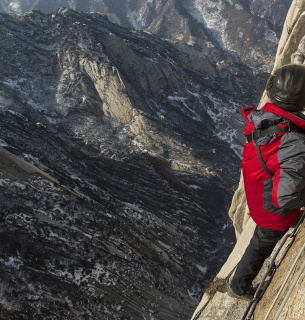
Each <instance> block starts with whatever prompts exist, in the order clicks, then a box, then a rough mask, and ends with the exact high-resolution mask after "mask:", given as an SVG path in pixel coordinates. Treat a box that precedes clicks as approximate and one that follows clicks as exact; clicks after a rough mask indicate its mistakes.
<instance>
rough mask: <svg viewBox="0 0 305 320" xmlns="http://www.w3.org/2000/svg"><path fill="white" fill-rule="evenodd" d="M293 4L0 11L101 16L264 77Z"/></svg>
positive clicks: (100, 2) (114, 2) (36, 1)
mask: <svg viewBox="0 0 305 320" xmlns="http://www.w3.org/2000/svg"><path fill="white" fill-rule="evenodd" d="M291 2H292V0H272V1H270V0H254V1H246V0H230V1H227V0H217V1H215V0H209V1H207V0H205V1H202V0H149V1H147V0H132V1H131V0H88V1H76V0H54V1H48V0H27V1H24V0H14V1H6V0H1V1H0V11H2V12H12V13H22V12H27V11H31V10H33V9H38V10H41V11H42V12H45V13H49V12H51V11H53V10H56V9H57V8H58V7H67V8H71V9H74V10H78V11H82V12H100V13H104V14H107V16H108V17H109V19H110V20H111V21H113V22H115V23H118V24H120V25H123V26H126V27H129V28H132V29H137V30H146V31H150V32H152V33H154V34H156V35H158V36H159V37H161V38H166V39H170V40H172V41H174V42H178V43H180V44H182V43H183V44H186V45H189V46H192V47H194V48H196V49H197V50H199V51H200V52H203V53H204V54H205V55H208V56H209V57H210V58H212V59H213V60H214V61H222V60H224V61H232V60H233V61H239V62H242V63H244V64H246V65H247V66H248V67H251V68H252V69H253V70H254V72H256V73H259V74H260V73H264V72H267V73H269V72H270V71H271V69H272V65H273V56H274V53H275V51H276V48H277V44H278V42H279V37H280V34H281V30H282V26H283V23H284V19H285V16H286V14H287V11H288V9H289V6H290V4H291Z"/></svg>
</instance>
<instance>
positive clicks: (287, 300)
mask: <svg viewBox="0 0 305 320" xmlns="http://www.w3.org/2000/svg"><path fill="white" fill-rule="evenodd" d="M304 12H305V2H304V1H299V0H295V1H293V3H292V5H291V7H290V9H289V12H288V15H287V17H286V21H285V24H284V28H283V32H282V36H281V39H280V42H279V46H278V51H277V54H276V57H275V63H274V69H277V68H279V67H281V66H282V65H285V64H287V63H291V62H293V63H301V64H303V63H304V61H305V47H304V36H305V34H304V27H303V26H304V23H305V20H304V19H305V15H304ZM267 101H268V100H267V97H266V94H265V93H264V94H263V96H262V98H261V101H260V104H259V107H262V106H263V105H264V104H265V102H267ZM229 214H230V216H231V218H232V220H233V222H234V226H235V231H236V235H237V239H238V240H237V243H236V246H235V248H234V249H233V251H232V253H231V255H230V256H229V258H228V260H227V261H226V263H225V264H224V265H223V267H222V269H221V271H220V272H219V274H218V275H217V276H216V278H215V279H214V281H213V282H212V284H211V285H210V286H209V289H208V290H207V291H206V293H205V294H204V296H203V298H202V301H201V303H200V305H199V306H198V308H197V310H196V311H195V313H194V315H193V318H192V319H196V320H201V319H202V320H203V319H205V320H206V319H213V320H217V319H224V318H225V319H228V320H230V319H232V320H233V319H234V320H235V319H241V318H242V317H243V315H244V313H245V311H246V309H247V306H248V304H247V303H246V302H240V301H239V300H237V299H233V298H230V297H229V296H228V295H227V294H226V290H227V285H228V283H229V281H230V280H229V279H230V277H231V275H232V272H233V271H234V267H235V266H236V265H237V263H238V262H239V260H240V258H241V256H242V255H243V253H244V250H245V248H246V247H247V245H248V243H249V241H250V239H251V236H252V233H253V230H254V228H255V223H254V222H253V220H252V219H251V217H250V216H249V212H248V208H247V204H246V198H245V193H244V186H243V181H242V179H241V181H240V184H239V188H238V190H237V191H236V193H235V195H234V197H233V200H232V205H231V209H230V212H229ZM292 230H293V228H291V230H289V231H288V233H291V232H292ZM304 232H305V226H304V222H303V224H301V225H300V227H299V228H298V229H297V232H296V236H295V239H294V238H288V240H287V241H286V243H285V245H284V246H283V248H282V249H281V251H280V252H279V255H278V257H277V259H276V260H275V263H276V265H277V266H278V267H277V269H276V272H275V275H274V277H273V279H272V281H271V283H270V285H269V286H268V289H267V291H266V292H265V294H264V296H263V297H262V299H261V300H260V301H259V303H258V305H257V307H256V309H255V318H257V319H275V317H276V319H287V320H288V319H296V320H297V319H304V304H303V294H304V288H303V282H304V279H305V273H304V265H303V260H304V259H303V258H302V257H304V247H303V245H304ZM282 240H283V239H282ZM280 243H281V241H280V242H279V244H280ZM279 244H278V246H277V247H276V248H275V250H274V252H273V254H272V255H271V258H272V257H273V256H274V254H275V253H276V251H277V249H278V247H279ZM289 244H291V248H290V249H289V248H288V245H289ZM287 248H288V249H287ZM298 256H299V259H298ZM271 258H270V259H271ZM270 259H269V260H268V261H266V262H265V264H264V266H263V268H262V270H261V272H260V274H259V275H258V276H257V278H256V279H255V283H254V284H258V283H259V282H260V281H261V279H262V278H263V276H265V273H266V271H267V266H268V263H269V262H270ZM286 278H287V279H286ZM268 279H269V277H267V278H266V280H268ZM285 279H286V280H287V281H286V282H285V283H284V280H285ZM283 283H284V284H283Z"/></svg>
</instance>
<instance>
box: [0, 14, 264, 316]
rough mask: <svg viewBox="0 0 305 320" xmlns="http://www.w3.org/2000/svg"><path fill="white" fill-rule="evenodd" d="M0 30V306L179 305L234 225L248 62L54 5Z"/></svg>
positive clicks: (171, 309) (252, 90)
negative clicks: (216, 59) (231, 210)
mask: <svg viewBox="0 0 305 320" xmlns="http://www.w3.org/2000/svg"><path fill="white" fill-rule="evenodd" d="M0 32H1V35H2V37H1V47H0V69H1V70H0V71H1V72H0V128H1V130H0V143H1V146H2V148H1V149H0V158H1V161H0V173H1V180H0V184H1V188H0V192H1V202H0V203H1V223H0V237H1V242H0V246H1V250H0V262H1V263H0V277H1V283H2V286H1V290H0V304H1V306H0V307H1V309H0V317H2V319H103V320H104V319H109V320H110V319H143V318H146V319H167V320H171V319H175V320H176V319H186V318H188V317H190V316H191V314H192V312H193V310H194V308H195V306H196V304H197V301H196V299H198V298H200V296H201V290H202V284H203V283H204V281H205V280H206V279H208V278H210V277H211V276H212V275H214V274H215V270H216V269H217V268H220V266H221V264H222V263H223V261H224V259H225V256H226V254H227V252H228V251H229V250H230V249H231V247H232V243H233V241H234V235H233V229H232V228H231V225H230V222H229V218H228V217H227V209H228V205H229V199H230V198H231V196H232V194H233V190H234V188H235V187H234V186H236V183H237V178H238V172H239V161H240V150H241V145H242V144H241V142H240V141H239V140H238V138H237V137H236V131H237V130H236V127H237V128H238V127H240V125H241V119H240V116H239V109H240V108H241V106H242V103H247V104H248V103H250V101H253V100H255V99H257V97H258V93H257V92H258V90H259V89H258V88H257V87H256V86H255V77H254V75H253V74H252V72H251V70H250V69H249V68H246V67H244V66H242V65H239V64H237V63H234V62H232V63H222V64H215V63H213V62H212V61H210V60H209V59H208V58H207V57H205V56H203V55H200V54H199V53H198V51H195V50H193V49H192V48H188V49H187V50H186V49H185V50H182V49H181V48H180V47H179V48H178V47H176V46H175V45H173V44H170V43H168V42H166V41H163V40H160V39H159V38H157V37H156V36H154V35H151V34H147V33H145V32H141V31H139V32H135V31H133V30H130V29H127V28H123V27H120V26H118V25H115V24H113V23H111V22H110V21H109V20H108V19H107V17H105V16H102V15H100V14H84V13H78V12H75V11H72V10H68V9H62V8H61V9H58V10H57V11H55V12H53V13H51V14H43V13H41V12H38V11H33V12H32V13H29V14H21V15H8V14H1V15H0ZM237 70H238V72H240V77H238V78H236V76H235V74H236V72H237ZM237 89H238V90H237ZM233 128H235V129H233Z"/></svg>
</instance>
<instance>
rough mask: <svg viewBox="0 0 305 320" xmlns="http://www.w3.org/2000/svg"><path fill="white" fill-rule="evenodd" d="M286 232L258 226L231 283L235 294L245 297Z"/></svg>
mask: <svg viewBox="0 0 305 320" xmlns="http://www.w3.org/2000/svg"><path fill="white" fill-rule="evenodd" d="M285 232H286V231H278V230H270V229H265V228H262V227H259V226H256V228H255V231H254V234H253V237H252V239H251V241H250V243H249V246H248V247H247V249H246V251H245V253H244V255H243V257H242V258H241V260H240V262H239V264H238V266H237V268H236V271H235V274H234V277H233V280H232V282H231V288H232V289H233V291H234V292H235V293H237V294H238V295H243V294H244V293H246V292H247V290H248V289H249V288H250V287H251V285H252V281H253V280H254V278H255V277H256V276H257V274H258V273H259V271H260V269H261V267H262V265H263V264H264V261H265V259H267V258H268V257H269V256H270V255H271V253H272V251H273V249H274V247H275V245H276V244H277V242H278V241H279V240H280V239H281V238H282V236H283V235H284V234H285Z"/></svg>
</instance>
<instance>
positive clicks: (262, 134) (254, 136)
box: [246, 126, 291, 142]
mask: <svg viewBox="0 0 305 320" xmlns="http://www.w3.org/2000/svg"><path fill="white" fill-rule="evenodd" d="M289 131H291V130H290V127H289V128H288V129H282V128H280V127H278V126H271V127H269V128H267V129H265V130H253V131H252V133H250V134H248V135H247V136H246V138H247V142H251V141H253V140H254V141H255V140H257V139H258V138H260V137H265V136H269V135H271V134H274V133H282V132H289Z"/></svg>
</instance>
